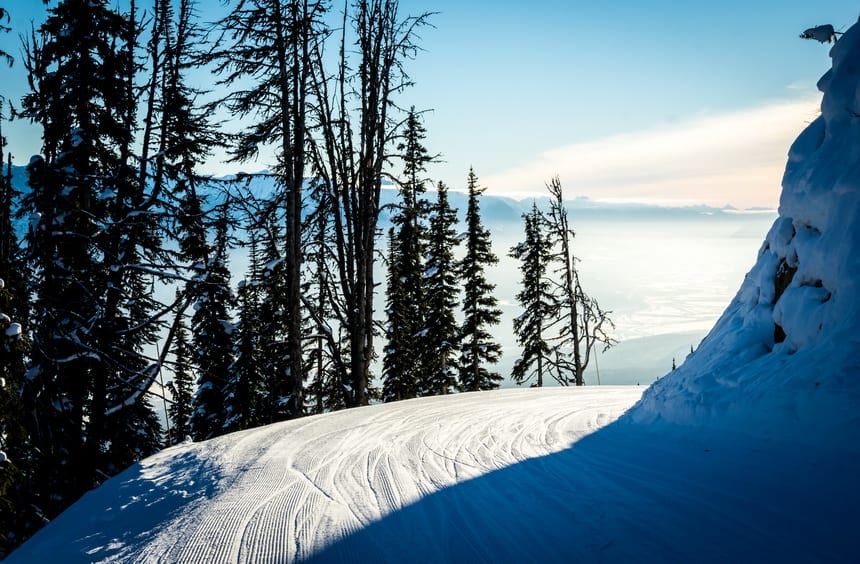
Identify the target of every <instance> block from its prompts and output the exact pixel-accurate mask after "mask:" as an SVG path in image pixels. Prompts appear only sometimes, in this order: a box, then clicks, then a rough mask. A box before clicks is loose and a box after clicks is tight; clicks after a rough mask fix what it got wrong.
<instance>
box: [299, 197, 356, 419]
mask: <svg viewBox="0 0 860 564" xmlns="http://www.w3.org/2000/svg"><path fill="white" fill-rule="evenodd" d="M309 195H310V201H311V206H310V208H311V211H310V213H309V214H308V217H307V218H306V220H305V227H304V228H303V232H304V233H305V244H304V248H305V257H306V262H305V265H306V268H305V269H304V271H303V275H304V283H303V286H302V295H303V298H302V301H303V303H304V305H305V310H304V311H305V324H304V326H305V334H306V335H308V336H309V339H308V340H309V345H310V346H308V347H307V349H306V351H307V355H306V358H305V379H306V380H307V381H308V402H307V405H308V411H309V412H310V413H324V412H326V411H334V410H338V409H343V408H345V407H346V403H345V401H344V394H343V389H342V384H341V383H342V382H344V381H345V379H346V376H345V375H346V366H345V364H344V362H343V358H344V350H343V343H342V339H341V337H340V335H339V334H338V333H337V332H336V331H338V329H339V325H338V321H337V317H336V315H335V309H334V306H333V303H332V300H331V285H332V280H333V279H334V274H333V272H334V270H335V269H336V267H335V265H334V264H333V253H332V251H331V248H330V245H329V242H330V241H331V240H332V238H333V236H334V235H333V233H332V221H331V217H330V214H331V202H330V200H329V197H328V194H327V193H326V191H325V190H324V189H323V186H322V185H321V183H319V182H313V183H312V184H311V187H310V194H309Z"/></svg>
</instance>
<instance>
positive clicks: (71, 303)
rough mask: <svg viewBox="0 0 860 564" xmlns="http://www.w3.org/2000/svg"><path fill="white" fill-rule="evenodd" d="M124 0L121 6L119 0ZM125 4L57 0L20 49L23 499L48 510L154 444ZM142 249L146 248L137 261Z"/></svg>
mask: <svg viewBox="0 0 860 564" xmlns="http://www.w3.org/2000/svg"><path fill="white" fill-rule="evenodd" d="M132 6H133V4H132ZM134 20H135V15H134V13H131V14H125V15H123V14H120V13H118V12H117V11H115V10H112V9H110V8H108V7H107V2H106V1H103V0H64V1H62V2H60V3H59V4H58V5H57V6H56V7H54V8H51V9H50V10H49V15H48V18H47V20H46V21H45V23H44V24H43V25H42V26H41V27H40V29H39V36H38V37H37V36H36V34H35V33H34V37H33V39H32V41H31V43H30V44H29V45H28V46H27V53H26V61H25V62H26V66H27V70H28V73H29V79H30V86H31V92H30V93H29V94H27V95H26V96H25V98H24V100H23V103H22V106H23V114H24V115H25V116H27V117H28V118H29V119H31V120H33V121H36V122H37V123H39V124H40V125H41V126H42V130H43V136H42V138H43V148H42V149H43V155H42V156H39V157H36V158H34V159H32V160H31V162H30V165H29V166H28V174H29V184H30V188H31V191H30V193H29V194H28V195H27V197H26V198H25V199H24V201H23V209H24V211H25V213H28V214H29V216H30V218H31V223H30V230H29V233H28V236H27V248H28V252H29V254H30V256H29V259H30V261H31V263H32V265H33V268H34V273H33V277H32V278H33V281H34V284H33V293H34V296H35V300H36V302H35V307H34V308H33V311H34V313H35V316H34V318H33V325H34V331H33V344H34V347H33V349H32V350H33V355H32V367H31V369H30V375H31V376H32V377H31V378H29V379H28V380H27V387H28V388H29V390H25V394H26V395H27V397H29V398H33V401H34V402H35V405H34V406H33V410H32V411H33V413H34V414H35V419H34V421H33V426H32V431H31V436H32V437H33V440H34V442H35V444H36V446H37V447H38V452H39V457H40V459H39V464H38V469H37V472H38V475H37V476H36V478H35V482H36V483H37V484H38V487H39V489H40V491H39V492H38V495H37V497H36V498H35V499H34V500H33V502H34V503H35V504H36V505H37V506H38V507H41V508H43V509H44V510H45V513H46V515H48V517H53V516H54V515H56V514H57V513H58V512H59V511H61V510H62V509H64V508H65V507H66V506H67V505H68V504H69V503H71V502H73V501H74V500H75V499H77V498H78V497H79V496H80V495H81V494H82V493H83V492H85V491H86V490H88V489H90V488H91V487H93V486H94V485H96V484H98V483H99V482H100V481H101V480H102V479H103V478H104V477H105V476H109V475H111V474H112V473H115V472H117V471H118V470H119V469H121V468H123V467H124V466H126V465H127V464H129V463H130V462H132V461H134V460H136V459H137V458H139V457H141V456H145V455H147V454H150V453H152V452H154V451H155V450H156V449H157V448H158V447H159V446H160V432H161V431H160V427H159V424H158V420H157V418H156V417H155V414H154V411H153V410H152V408H151V406H149V404H148V403H147V401H146V390H147V388H148V387H149V384H151V382H152V379H153V377H154V371H153V370H152V369H151V368H150V367H148V360H147V359H146V357H145V355H144V353H143V350H144V348H145V347H146V346H147V345H148V344H151V343H152V342H153V340H154V338H155V334H156V332H157V326H156V324H155V323H152V322H147V321H146V320H151V319H152V315H151V312H152V308H153V304H152V301H151V298H150V296H149V292H147V291H146V290H147V289H148V287H149V285H148V284H147V283H146V280H147V278H149V279H150V281H151V278H152V276H151V275H149V274H146V273H145V272H144V270H142V269H140V268H138V267H139V265H140V263H141V262H149V261H148V260H146V258H148V253H149V252H150V251H151V250H152V249H153V248H156V247H158V246H159V245H158V242H157V240H156V239H155V238H154V237H153V235H152V229H153V227H152V223H151V217H152V216H150V215H148V214H146V213H140V212H141V211H143V210H142V209H141V202H142V201H143V189H142V187H141V186H140V185H137V184H136V183H135V182H133V177H132V175H131V174H130V171H131V168H130V166H129V162H130V159H131V154H130V150H131V143H132V135H133V133H134V116H135V106H136V101H135V98H134V91H133V82H134V72H135V64H134V51H135V48H136V41H137V35H136V32H137V29H138V26H137V25H136V22H135V21H134ZM142 257H146V258H142Z"/></svg>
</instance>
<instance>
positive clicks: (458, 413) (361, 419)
mask: <svg viewBox="0 0 860 564" xmlns="http://www.w3.org/2000/svg"><path fill="white" fill-rule="evenodd" d="M831 56H832V58H833V69H832V70H831V71H830V72H828V73H827V74H826V75H825V76H824V77H823V78H822V79H821V81H819V87H820V88H821V89H822V90H823V91H824V93H825V94H824V99H823V102H822V115H821V116H820V117H819V118H818V119H816V120H815V121H814V122H813V123H812V124H810V126H809V127H808V128H807V129H806V130H805V131H804V132H803V133H802V134H801V135H800V136H799V137H798V139H797V141H796V142H795V143H794V144H793V145H792V147H791V149H790V151H789V155H788V163H787V166H786V171H785V176H784V178H783V193H782V197H781V202H780V210H779V218H778V219H777V220H776V222H775V223H774V225H773V227H772V229H771V230H770V232H769V233H768V235H767V238H766V241H765V242H764V244H763V245H762V247H761V251H760V253H759V256H758V258H757V260H756V262H755V264H754V265H753V266H752V268H751V270H750V271H749V273H748V275H747V277H746V279H745V280H744V282H743V284H742V285H741V287H740V289H739V290H738V292H737V295H736V296H735V298H734V299H733V300H732V302H731V303H730V304H729V305H728V307H727V308H726V310H725V312H724V314H723V315H722V317H721V318H720V319H719V321H718V322H717V323H716V325H715V326H714V328H713V329H712V330H711V332H710V334H709V335H708V336H707V337H706V338H705V339H704V340H703V341H702V343H701V344H700V345H699V347H698V348H697V349H696V351H695V352H694V353H691V354H690V356H688V358H687V359H686V361H685V362H684V363H683V364H682V365H681V366H679V367H678V368H677V370H674V371H672V372H671V373H670V374H668V375H666V376H665V377H664V378H662V379H661V380H659V381H658V382H657V383H655V384H654V385H652V386H651V387H650V388H648V389H647V390H644V393H643V389H642V388H639V387H587V388H578V389H572V388H545V389H538V388H535V389H513V390H498V391H493V392H477V393H464V394H455V395H450V396H441V397H433V398H421V399H416V400H408V401H402V402H395V403H391V404H385V405H375V406H370V407H364V408H358V409H351V410H345V411H340V412H336V413H330V414H325V415H318V416H313V417H308V418H304V419H298V420H293V421H289V422H284V423H279V424H275V425H270V426H266V427H261V428H258V429H252V430H247V431H242V432H238V433H233V434H230V435H226V436H223V437H219V438H216V439H213V440H210V441H204V442H200V443H189V444H183V445H179V446H176V447H172V448H170V449H166V450H164V451H162V452H161V453H158V454H157V455H155V456H152V457H150V458H147V459H145V460H143V461H141V462H140V463H138V464H135V465H134V466H132V467H131V468H129V469H127V470H126V471H125V472H123V473H122V474H120V475H118V476H116V477H115V478H113V479H111V480H108V481H107V482H105V483H104V484H103V485H102V486H101V487H99V488H98V489H96V490H94V491H92V492H90V493H88V494H87V495H85V496H84V497H83V498H82V499H81V500H80V501H79V502H78V503H76V504H75V505H73V506H72V507H71V508H70V509H68V510H67V511H66V512H65V513H63V514H62V515H60V516H59V517H58V518H57V519H55V520H54V521H53V522H52V523H50V524H49V525H48V526H47V527H45V528H44V529H43V530H42V531H40V532H39V533H38V534H37V535H36V536H34V537H33V538H32V539H31V540H30V541H29V542H27V543H26V544H24V545H23V546H22V547H21V548H20V549H18V550H17V551H16V552H14V553H13V554H12V555H11V556H10V557H9V559H8V562H10V563H17V562H43V561H57V562H91V561H97V562H105V561H133V562H156V561H159V562H210V561H219V562H273V561H278V562H281V561H284V562H288V561H295V560H309V561H312V562H341V561H356V562H378V561H404V560H409V561H427V562H446V561H458V562H469V561H480V562H521V561H536V562H544V561H553V562H561V561H564V562H575V561H585V562H598V561H600V562H631V561H636V562H638V561H645V562H652V561H656V562H732V561H740V562H788V561H790V562H831V561H832V562H838V561H845V562H850V561H854V562H856V561H857V560H858V557H860V539H858V537H857V534H856V529H857V524H858V523H860V484H858V479H857V477H858V476H860V442H858V440H857V438H858V437H860V408H858V406H860V362H858V360H857V350H858V345H860V131H858V129H860V119H858V111H860V107H858V106H857V100H860V66H858V65H857V64H856V61H857V60H860V28H858V27H857V26H855V27H853V28H851V29H850V30H849V31H847V32H846V33H845V34H844V35H842V36H841V39H840V40H839V41H838V42H837V43H835V45H834V46H833V48H832V50H831ZM631 406H632V407H631ZM628 409H629V410H628Z"/></svg>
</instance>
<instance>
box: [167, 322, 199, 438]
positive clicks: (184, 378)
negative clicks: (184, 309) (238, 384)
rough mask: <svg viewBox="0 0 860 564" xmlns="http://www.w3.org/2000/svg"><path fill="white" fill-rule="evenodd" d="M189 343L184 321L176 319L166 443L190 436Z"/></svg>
mask: <svg viewBox="0 0 860 564" xmlns="http://www.w3.org/2000/svg"><path fill="white" fill-rule="evenodd" d="M190 360H191V345H190V343H189V342H188V330H187V329H186V328H185V322H184V321H183V320H182V318H181V317H180V319H178V320H177V330H176V338H175V340H174V344H173V379H172V380H171V381H170V382H169V383H168V384H167V389H168V390H169V391H170V396H171V400H172V401H171V403H170V408H169V410H168V416H169V417H170V435H169V436H168V438H167V444H168V445H175V444H178V443H180V442H182V441H184V440H185V439H186V438H188V437H190V436H191V409H192V401H193V400H194V378H193V376H192V374H191V370H192V367H191V365H190Z"/></svg>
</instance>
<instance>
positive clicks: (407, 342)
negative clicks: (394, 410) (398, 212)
mask: <svg viewBox="0 0 860 564" xmlns="http://www.w3.org/2000/svg"><path fill="white" fill-rule="evenodd" d="M400 257H401V251H400V241H399V239H398V237H397V235H396V229H395V228H393V227H392V228H391V229H389V231H388V278H387V282H388V284H387V290H386V304H385V314H386V317H387V323H386V327H385V336H386V339H387V342H386V344H385V348H384V349H383V356H382V401H385V402H390V401H398V400H403V399H408V398H414V397H416V396H417V394H418V389H417V382H416V379H415V375H414V373H413V370H414V368H415V364H414V362H415V352H414V350H413V349H411V348H410V347H411V346H412V345H413V339H412V338H411V337H412V335H413V325H412V323H411V320H410V319H409V315H410V308H409V304H408V293H407V290H406V278H405V276H404V275H403V274H402V272H401V270H400V269H401V266H402V263H401V261H400V260H399V259H400Z"/></svg>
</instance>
